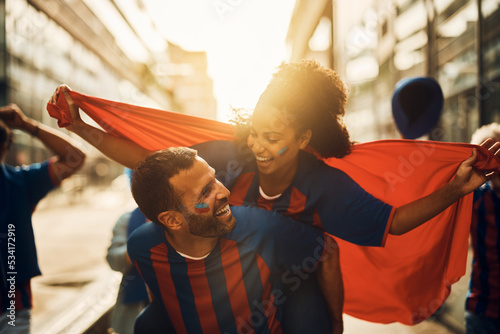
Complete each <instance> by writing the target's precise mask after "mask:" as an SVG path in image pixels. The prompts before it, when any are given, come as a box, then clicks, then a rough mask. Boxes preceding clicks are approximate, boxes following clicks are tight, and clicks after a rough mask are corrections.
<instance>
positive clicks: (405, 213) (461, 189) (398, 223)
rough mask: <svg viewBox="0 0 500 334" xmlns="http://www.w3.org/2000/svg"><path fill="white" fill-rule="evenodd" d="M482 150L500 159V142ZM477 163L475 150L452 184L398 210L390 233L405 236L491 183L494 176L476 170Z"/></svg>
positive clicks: (463, 163) (490, 144)
mask: <svg viewBox="0 0 500 334" xmlns="http://www.w3.org/2000/svg"><path fill="white" fill-rule="evenodd" d="M481 146H484V147H486V148H487V149H488V150H489V151H491V152H493V153H494V154H495V155H496V156H499V153H500V142H498V143H493V140H491V139H490V140H487V141H485V142H484V143H483V144H481ZM476 159H477V151H476V150H475V149H473V151H472V155H471V156H470V157H469V158H468V159H467V160H464V161H463V162H462V163H461V164H460V166H459V167H458V170H457V172H456V174H455V177H454V178H453V180H452V181H450V182H449V183H448V184H446V185H444V186H443V187H441V188H439V189H438V190H436V191H434V192H433V193H431V194H429V195H428V196H425V197H423V198H420V199H418V200H416V201H413V202H411V203H408V204H405V205H403V206H401V207H399V208H397V209H396V212H395V214H394V218H393V221H392V224H391V227H390V229H389V233H390V234H395V235H401V234H404V233H406V232H408V231H411V230H413V229H414V228H416V227H418V226H420V225H422V224H423V223H425V222H426V221H428V220H430V219H432V218H434V217H435V216H436V215H438V214H439V213H441V212H442V211H444V210H445V209H446V208H448V207H449V206H450V205H452V204H453V203H455V202H456V201H458V200H459V199H460V198H462V197H463V196H465V195H467V194H469V193H471V192H472V191H474V189H476V188H478V187H479V186H481V185H482V184H483V183H485V182H486V181H487V180H488V179H490V178H491V177H492V176H493V175H494V173H485V172H484V171H480V170H477V169H475V168H474V167H473V166H472V165H473V164H474V162H475V161H476Z"/></svg>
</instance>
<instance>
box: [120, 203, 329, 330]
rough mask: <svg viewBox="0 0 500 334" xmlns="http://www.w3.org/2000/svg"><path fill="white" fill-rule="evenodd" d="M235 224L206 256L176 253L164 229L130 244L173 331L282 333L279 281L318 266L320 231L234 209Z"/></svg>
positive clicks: (137, 235) (151, 229) (152, 229)
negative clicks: (191, 257)
mask: <svg viewBox="0 0 500 334" xmlns="http://www.w3.org/2000/svg"><path fill="white" fill-rule="evenodd" d="M232 211H233V215H234V217H235V218H236V222H237V223H236V228H235V230H234V231H233V232H231V233H230V234H228V235H226V236H224V237H222V238H221V239H220V241H219V242H218V243H217V246H216V247H215V248H214V249H213V250H212V252H211V253H210V254H209V255H208V256H207V257H206V258H204V259H199V260H192V259H188V258H185V257H184V256H182V255H181V254H179V253H177V252H176V251H175V249H174V248H173V247H172V246H171V245H170V244H169V243H168V241H167V240H166V238H165V234H164V230H163V229H162V228H161V227H160V226H157V225H155V224H153V223H147V224H145V225H143V226H141V227H140V228H138V229H137V230H136V231H135V232H134V233H133V234H132V235H131V236H130V238H129V241H128V244H127V248H128V252H129V255H130V258H131V259H132V261H133V262H134V263H135V265H136V266H137V268H138V270H139V271H140V273H141V275H142V276H143V278H144V280H145V282H146V283H147V285H148V287H149V288H150V290H151V291H152V293H153V295H154V297H155V299H157V300H159V301H161V303H162V305H163V307H164V310H165V316H166V317H168V318H169V320H170V322H171V323H172V324H173V326H174V328H175V330H176V332H177V333H179V334H181V333H210V334H212V333H280V332H281V320H282V304H283V303H284V301H285V299H286V298H285V296H284V284H285V283H286V281H287V279H288V277H289V276H290V275H292V274H293V272H296V271H299V270H305V271H310V270H313V268H315V266H316V264H317V262H318V261H319V260H320V259H321V258H322V256H323V252H324V251H325V247H324V245H325V241H324V237H325V236H324V234H323V233H322V232H321V231H319V230H318V229H316V228H313V227H310V226H307V225H305V224H301V223H299V222H296V221H294V220H293V219H291V218H288V217H283V216H281V215H279V214H277V213H274V212H268V211H266V210H262V209H258V208H251V207H245V206H243V207H233V208H232Z"/></svg>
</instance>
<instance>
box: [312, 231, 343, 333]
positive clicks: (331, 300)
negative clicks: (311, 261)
mask: <svg viewBox="0 0 500 334" xmlns="http://www.w3.org/2000/svg"><path fill="white" fill-rule="evenodd" d="M325 236H326V237H325V241H326V243H325V253H324V255H323V258H322V259H321V262H320V264H319V267H318V282H319V286H320V288H321V292H322V293H323V297H324V298H325V300H326V303H327V305H328V309H329V311H330V318H331V321H332V328H333V332H332V333H333V334H340V333H343V332H344V322H343V320H342V310H343V307H344V284H343V281H342V272H341V270H340V259H339V246H338V244H337V242H336V241H335V240H334V239H333V238H332V237H330V236H328V235H327V234H325Z"/></svg>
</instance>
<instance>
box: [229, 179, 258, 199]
mask: <svg viewBox="0 0 500 334" xmlns="http://www.w3.org/2000/svg"><path fill="white" fill-rule="evenodd" d="M254 176H255V172H251V173H245V174H241V175H240V176H239V177H238V179H237V180H236V184H235V185H234V186H233V188H232V189H231V195H229V204H230V205H242V204H243V202H244V201H245V197H246V195H247V192H248V189H250V185H251V184H252V180H253V177H254Z"/></svg>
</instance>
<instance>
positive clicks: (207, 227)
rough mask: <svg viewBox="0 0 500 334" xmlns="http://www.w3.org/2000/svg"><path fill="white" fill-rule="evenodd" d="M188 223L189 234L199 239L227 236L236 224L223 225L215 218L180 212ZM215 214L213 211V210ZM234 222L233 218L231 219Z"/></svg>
mask: <svg viewBox="0 0 500 334" xmlns="http://www.w3.org/2000/svg"><path fill="white" fill-rule="evenodd" d="M181 212H182V214H183V215H184V218H185V219H186V221H187V223H188V228H189V232H191V233H192V234H194V235H197V236H199V237H205V238H215V237H220V236H222V235H225V234H228V233H229V232H231V231H232V230H234V228H235V227H236V224H234V223H233V224H223V223H221V222H220V221H219V220H218V219H217V217H216V216H213V215H212V216H207V215H200V214H196V213H189V212H185V211H184V210H182V211H181ZM214 212H215V210H214ZM232 220H234V218H232Z"/></svg>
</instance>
